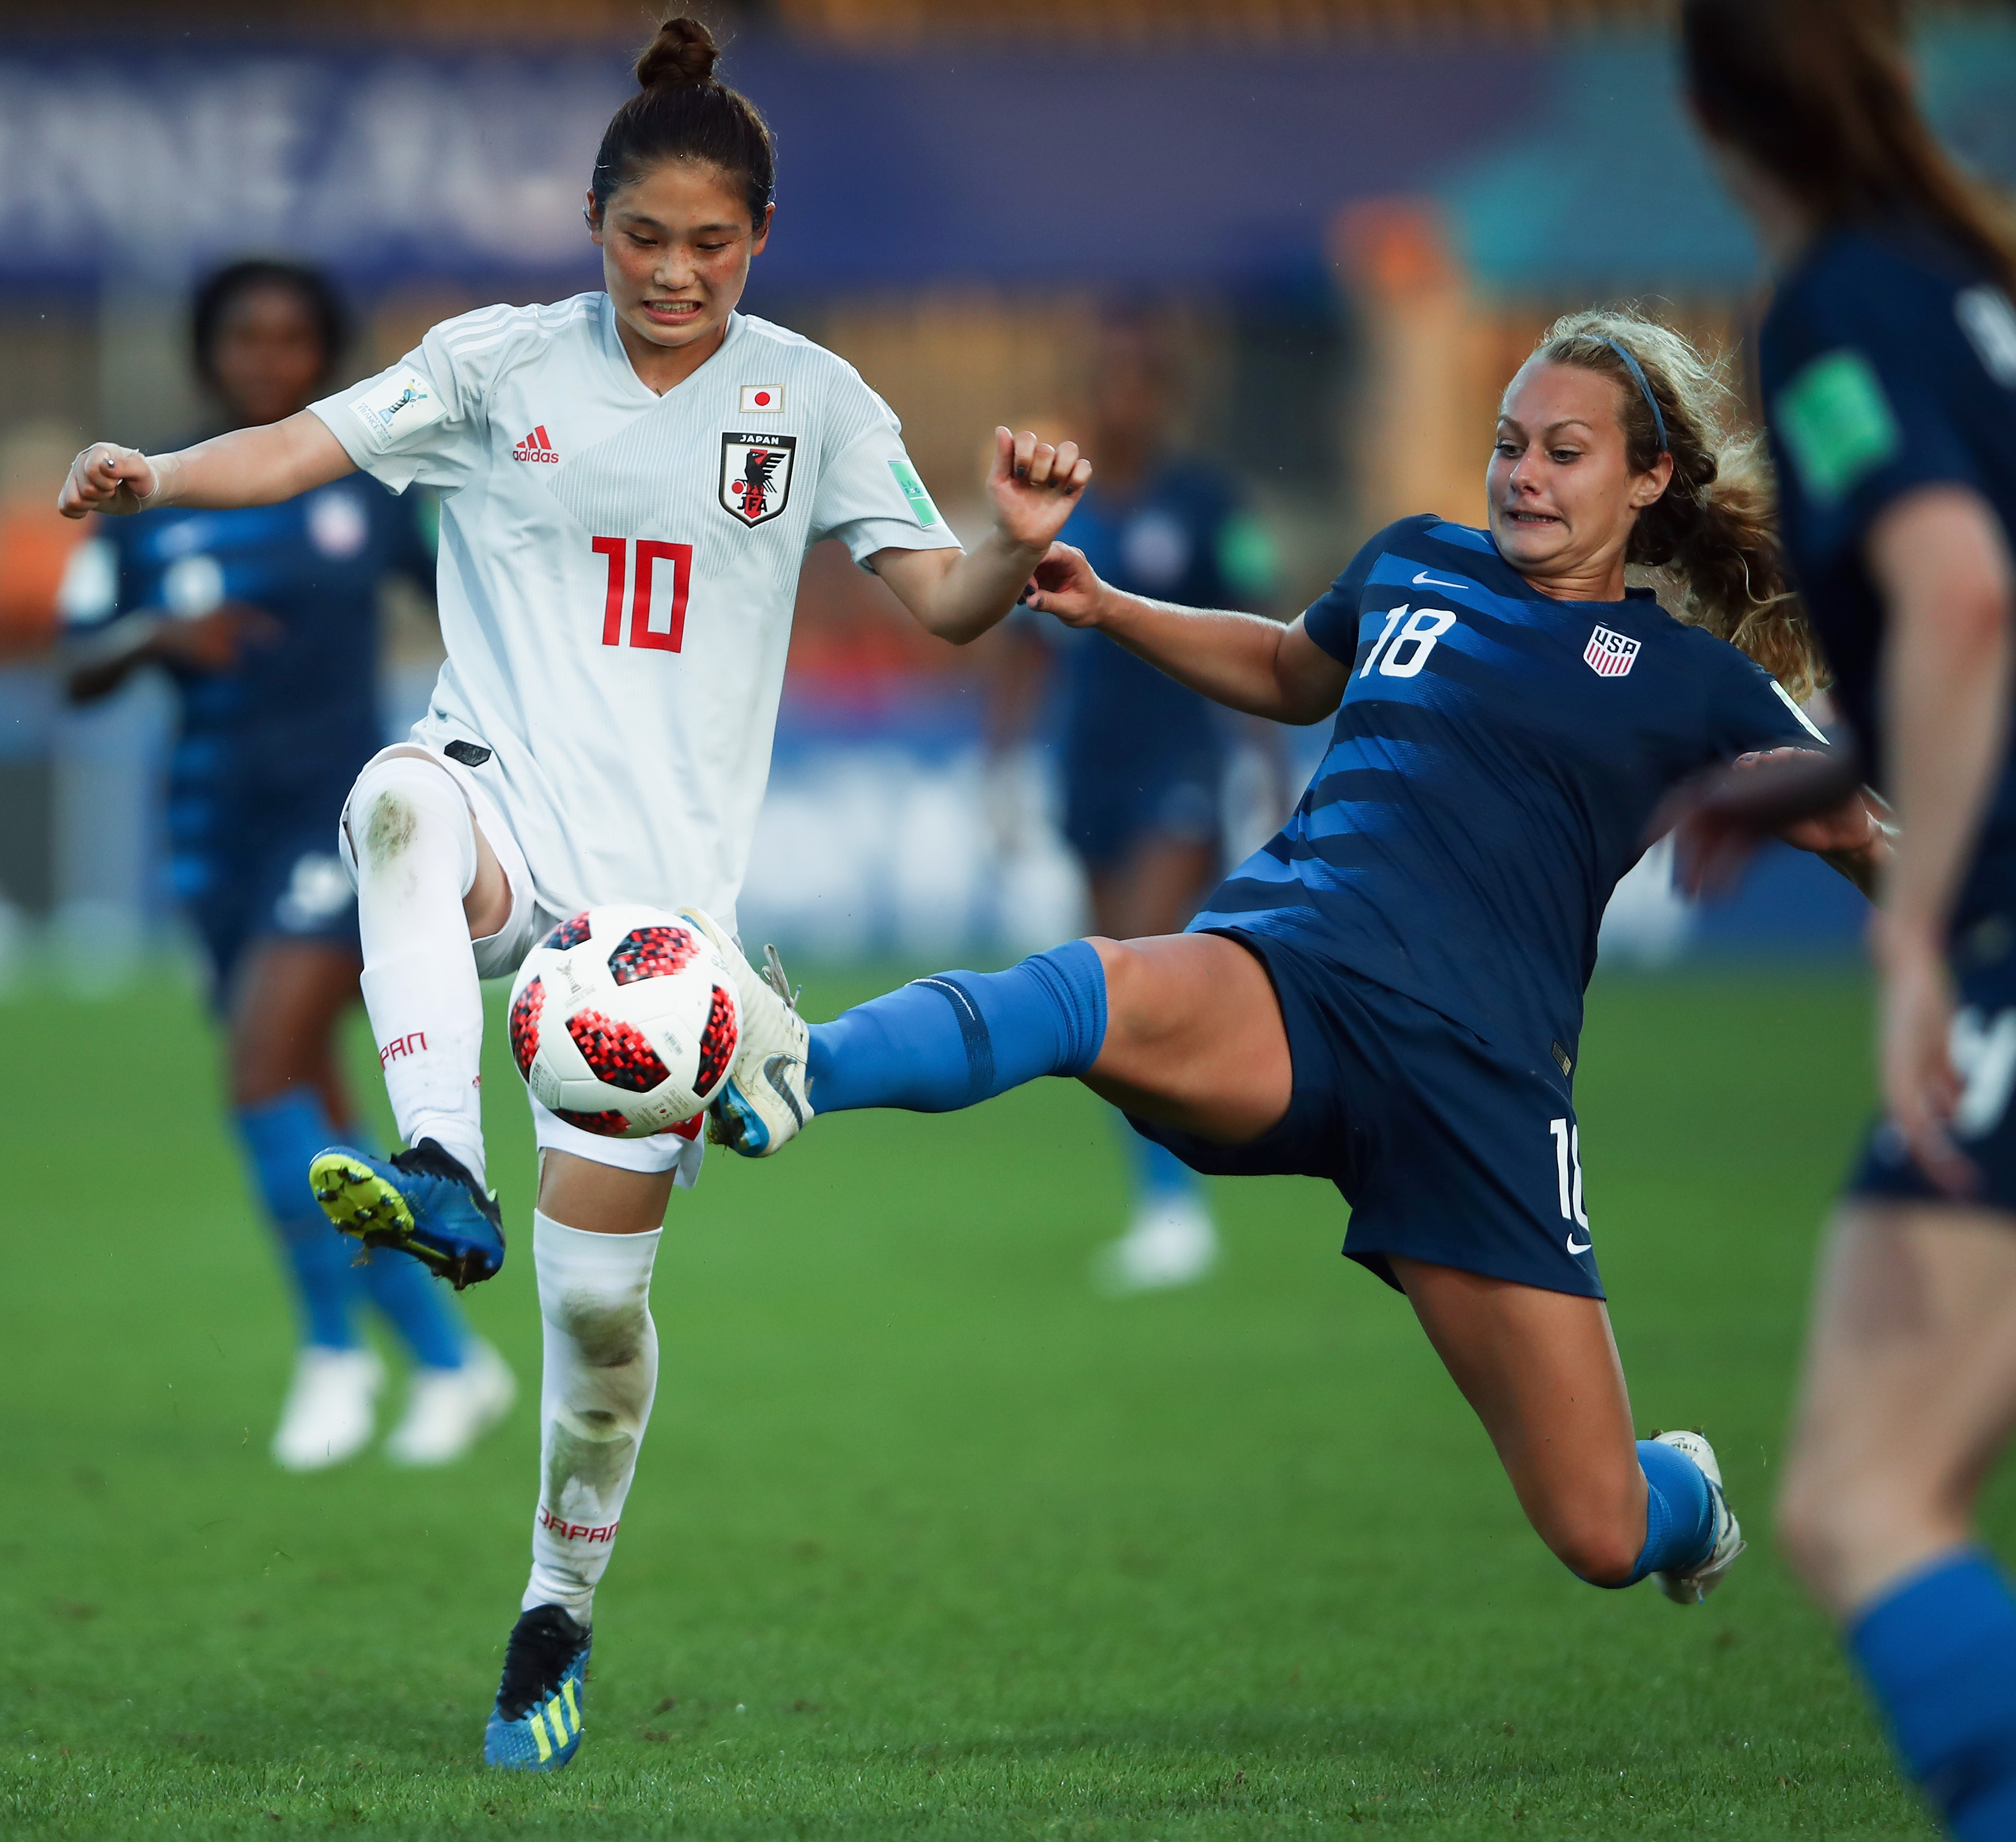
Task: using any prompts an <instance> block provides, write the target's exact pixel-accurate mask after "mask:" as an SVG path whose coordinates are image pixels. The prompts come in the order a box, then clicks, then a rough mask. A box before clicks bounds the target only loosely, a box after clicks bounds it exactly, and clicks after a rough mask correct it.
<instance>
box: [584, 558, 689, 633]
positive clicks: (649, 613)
mask: <svg viewBox="0 0 2016 1842" xmlns="http://www.w3.org/2000/svg"><path fill="white" fill-rule="evenodd" d="M632 545H633V540H632V539H631V538H596V540H595V541H594V545H593V546H592V547H593V549H594V551H595V553H596V556H599V557H600V558H602V559H603V561H604V562H605V563H607V564H608V566H609V593H608V595H607V598H606V599H604V601H603V604H602V643H603V645H604V646H621V645H622V643H623V591H624V588H625V585H626V584H627V583H628V581H629V580H630V578H631V577H632V576H633V575H634V576H635V588H632V591H631V595H630V643H631V645H632V646H642V647H643V648H644V649H646V651H648V652H654V653H676V652H677V651H679V646H680V643H681V642H682V641H683V640H684V639H685V638H686V591H687V589H688V588H689V586H690V585H692V581H693V545H690V544H661V543H660V542H659V541H657V538H636V539H635V540H634V545H635V549H636V552H637V563H636V567H635V570H634V571H633V570H632V568H631V565H630V552H631V549H632ZM668 562H669V563H671V566H672V567H671V571H670V575H671V580H670V581H669V582H668V581H667V580H666V574H665V573H664V572H663V571H661V570H658V568H657V565H658V564H660V563H668Z"/></svg>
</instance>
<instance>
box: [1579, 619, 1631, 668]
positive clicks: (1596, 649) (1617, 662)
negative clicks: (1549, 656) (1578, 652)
mask: <svg viewBox="0 0 2016 1842" xmlns="http://www.w3.org/2000/svg"><path fill="white" fill-rule="evenodd" d="M1643 644H1644V642H1643V641H1642V640H1636V639H1629V638H1628V637H1627V636H1626V635H1624V634H1622V633H1613V632H1612V631H1611V630H1610V629H1609V628H1607V627H1599V628H1597V630H1596V631H1594V632H1593V633H1592V634H1591V635H1589V644H1588V645H1587V646H1584V647H1583V648H1582V664H1585V665H1586V666H1587V667H1589V670H1590V671H1593V672H1594V673H1595V674H1596V675H1597V677H1598V678H1622V677H1623V675H1625V673H1626V672H1627V671H1629V670H1630V669H1631V667H1633V666H1634V665H1635V664H1637V663H1638V653H1639V650H1640V648H1641V647H1642V646H1643Z"/></svg>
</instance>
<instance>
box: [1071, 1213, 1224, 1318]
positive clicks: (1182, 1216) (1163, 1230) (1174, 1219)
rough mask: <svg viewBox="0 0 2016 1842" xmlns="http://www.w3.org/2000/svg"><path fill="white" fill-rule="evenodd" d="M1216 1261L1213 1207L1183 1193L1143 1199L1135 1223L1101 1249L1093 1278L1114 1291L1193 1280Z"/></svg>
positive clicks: (1142, 1289) (1158, 1288) (1157, 1288)
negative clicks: (1212, 1218) (1207, 1206)
mask: <svg viewBox="0 0 2016 1842" xmlns="http://www.w3.org/2000/svg"><path fill="white" fill-rule="evenodd" d="M1217 1264H1218V1231H1217V1229H1215V1228H1214V1227H1213V1226H1212V1225H1211V1212H1210V1211H1209V1210H1208V1209H1206V1208H1205V1207H1204V1205H1203V1204H1202V1203H1200V1202H1198V1201H1197V1200H1196V1199H1195V1198H1193V1197H1191V1196H1183V1195H1182V1194H1180V1193H1179V1194H1177V1195H1175V1196H1164V1197H1161V1198H1158V1199H1157V1200H1154V1201H1152V1202H1149V1203H1144V1204H1143V1206H1142V1207H1141V1208H1140V1209H1139V1211H1138V1212H1137V1213H1136V1215H1135V1217H1134V1222H1133V1225H1132V1227H1131V1228H1129V1229H1128V1231H1127V1232H1126V1233H1125V1234H1124V1235H1122V1236H1121V1237H1120V1239H1118V1240H1117V1241H1112V1242H1109V1243H1107V1245H1106V1246H1105V1247H1102V1248H1100V1250H1099V1252H1098V1254H1096V1256H1095V1257H1094V1259H1093V1284H1094V1285H1095V1286H1097V1287H1098V1289H1099V1290H1100V1291H1102V1292H1103V1293H1107V1295H1108V1296H1109V1297H1115V1298H1121V1297H1126V1296H1127V1295H1128V1294H1129V1293H1135V1292H1158V1291H1162V1290H1167V1289H1168V1287H1170V1286H1189V1285H1193V1284H1195V1283H1196V1282H1197V1280H1199V1279H1202V1278H1204V1275H1206V1274H1208V1272H1210V1271H1211V1268H1213V1267H1214V1266H1215V1265H1217Z"/></svg>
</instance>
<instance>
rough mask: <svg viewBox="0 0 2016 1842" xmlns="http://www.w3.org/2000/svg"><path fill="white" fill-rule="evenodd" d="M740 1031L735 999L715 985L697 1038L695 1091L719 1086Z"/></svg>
mask: <svg viewBox="0 0 2016 1842" xmlns="http://www.w3.org/2000/svg"><path fill="white" fill-rule="evenodd" d="M740 1036H741V1031H740V1028H739V1027H737V1025H736V1021H735V1000H734V999H733V998H731V997H729V995H728V994H727V993H726V992H725V991H723V990H722V988H720V986H718V985H716V986H715V988H714V998H713V1001H712V1002H711V1003H710V1004H709V1005H708V1006H707V1027H706V1028H705V1029H704V1030H703V1031H701V1032H700V1073H699V1074H697V1076H696V1077H694V1087H695V1089H696V1091H697V1092H700V1093H703V1094H711V1093H712V1092H714V1090H715V1088H716V1087H717V1086H718V1085H720V1081H721V1077H722V1076H723V1075H724V1074H726V1073H727V1072H728V1070H729V1065H730V1064H731V1063H733V1061H734V1060H735V1049H736V1043H737V1042H738V1041H739V1040H740Z"/></svg>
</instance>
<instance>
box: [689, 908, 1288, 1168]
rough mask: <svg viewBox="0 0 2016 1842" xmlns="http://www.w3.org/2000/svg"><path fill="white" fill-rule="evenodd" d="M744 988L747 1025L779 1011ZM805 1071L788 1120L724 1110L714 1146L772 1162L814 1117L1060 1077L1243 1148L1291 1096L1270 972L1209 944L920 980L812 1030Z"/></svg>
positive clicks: (970, 1102) (1126, 947) (1142, 944)
mask: <svg viewBox="0 0 2016 1842" xmlns="http://www.w3.org/2000/svg"><path fill="white" fill-rule="evenodd" d="M740 983H741V988H742V991H743V1006H744V1010H745V1014H749V1013H755V1014H757V1015H758V1016H759V1018H760V1016H761V1013H762V1010H763V1008H764V1007H765V1006H769V1008H771V1009H782V1008H783V1007H782V1004H781V1001H779V999H777V998H776V997H774V996H772V995H766V994H765V991H763V990H762V989H761V988H760V986H755V987H754V989H752V986H754V980H743V981H740ZM798 1027H799V1029H800V1031H801V1032H802V1031H804V1026H803V1025H800V1026H798ZM803 1072H804V1077H805V1080H804V1098H803V1099H802V1100H801V1101H798V1102H796V1103H795V1104H794V1116H801V1117H796V1118H795V1122H794V1120H790V1119H785V1120H780V1119H779V1117H778V1116H777V1115H776V1112H775V1111H774V1110H772V1112H771V1113H769V1114H768V1115H767V1116H766V1117H765V1121H764V1124H765V1128H766V1129H765V1132H764V1133H763V1135H761V1136H760V1137H758V1136H755V1135H751V1134H750V1133H749V1132H747V1131H746V1130H745V1128H743V1124H742V1123H741V1121H740V1119H739V1118H738V1117H736V1112H735V1110H730V1109H728V1108H725V1107H724V1105H723V1103H722V1102H720V1101H717V1102H716V1103H715V1108H714V1109H713V1123H714V1125H715V1130H716V1131H717V1134H718V1136H719V1137H720V1138H721V1139H722V1140H723V1141H724V1142H726V1143H727V1144H729V1146H732V1147H733V1149H736V1150H737V1151H739V1152H741V1153H743V1155H744V1156H747V1157H765V1156H767V1155H769V1153H770V1152H772V1151H774V1150H775V1149H777V1148H778V1146H779V1145H780V1144H782V1143H784V1142H787V1141H788V1137H789V1135H793V1134H794V1133H795V1131H796V1130H797V1124H800V1123H802V1118H803V1117H810V1116H811V1115H812V1113H844V1112H848V1111H851V1110H855V1109H857V1108H860V1107H867V1106H891V1107H897V1108H900V1109H903V1110H907V1111H910V1112H914V1113H950V1112H953V1111H956V1110H958V1109H959V1108H961V1107H965V1106H977V1105H978V1104H979V1103H981V1101H982V1100H986V1099H992V1097H993V1096H994V1095H996V1094H1002V1093H1006V1092H1007V1091H1008V1090H1009V1089H1010V1088H1013V1087H1019V1086H1021V1085H1022V1084H1023V1083H1024V1082H1025V1081H1035V1080H1037V1079H1039V1077H1042V1076H1044V1075H1067V1076H1076V1077H1078V1078H1079V1079H1081V1080H1082V1081H1084V1082H1085V1085H1087V1086H1088V1087H1089V1088H1092V1089H1093V1092H1095V1093H1097V1094H1099V1095H1101V1096H1103V1098H1104V1099H1108V1100H1111V1101H1112V1102H1113V1103H1114V1105H1115V1106H1119V1107H1121V1109H1122V1110H1124V1111H1125V1112H1128V1113H1133V1114H1136V1115H1138V1116H1139V1117H1143V1118H1146V1119H1150V1120H1154V1121H1157V1122H1159V1123H1161V1124H1168V1125H1172V1126H1177V1127H1179V1128H1182V1129H1183V1130H1184V1131H1190V1132H1193V1133H1195V1134H1196V1135H1197V1136H1199V1137H1201V1138H1204V1139H1209V1140H1211V1141H1212V1142H1215V1143H1220V1144H1226V1145H1238V1144H1244V1143H1246V1142H1248V1141H1250V1140H1251V1139H1256V1138H1258V1137H1259V1136H1260V1135H1261V1134H1262V1133H1263V1132H1265V1131H1267V1130H1268V1128H1269V1127H1271V1126H1273V1125H1274V1124H1276V1123H1277V1122H1278V1121H1280V1118H1281V1117H1282V1116H1283V1114H1284V1113H1286V1112H1287V1109H1288V1103H1289V1100H1290V1099H1291V1095H1292V1093H1293V1091H1294V1070H1293V1067H1292V1066H1291V1062H1290V1060H1289V1055H1288V1042H1287V1030H1286V1027H1285V1026H1284V1025H1283V1023H1282V1020H1281V1009H1280V1002H1278V1000H1277V999H1276V997H1275V995H1274V989H1273V985H1272V984H1270V983H1269V980H1268V977H1267V974H1266V973H1265V970H1263V969H1262V966H1261V965H1260V963H1259V962H1258V960H1256V959H1255V958H1254V956H1253V955H1251V953H1248V952H1246V951H1245V949H1244V948H1241V947H1239V946H1237V945H1235V944H1233V942H1232V941H1229V940H1226V939H1225V938H1223V937H1222V936H1219V935H1217V934H1171V935H1165V936H1162V937H1158V938H1155V939H1151V940H1140V941H1109V940H1093V941H1071V942H1069V943H1068V944H1066V945H1064V946H1061V947H1053V948H1051V949H1050V950H1049V952H1045V953H1037V954H1034V955H1031V957H1030V958H1028V959H1024V961H1023V962H1021V964H1020V965H1019V966H1010V968H1009V969H1008V970H1006V972H994V973H973V972H948V973H939V974H938V975H936V976H935V977H931V978H927V979H919V980H916V981H915V982H914V983H913V984H908V985H905V986H903V987H902V988H900V989H898V990H897V991H891V992H887V993H885V994H884V995H883V996H882V997H880V998H873V999H871V1000H870V1001H869V1002H868V1003H866V1004H862V1005H857V1006H855V1008H854V1009H851V1010H850V1011H847V1012H845V1013H843V1014H842V1015H841V1016H838V1017H836V1018H835V1019H834V1020H833V1022H831V1023H830V1024H814V1025H813V1026H812V1027H811V1030H810V1032H809V1040H808V1043H807V1046H806V1049H805V1060H804V1063H803ZM732 1085H747V1086H752V1087H753V1086H754V1085H755V1074H754V1071H752V1070H748V1069H746V1068H745V1067H744V1065H743V1062H742V1061H741V1060H738V1062H737V1063H736V1073H735V1075H734V1077H733V1083H732ZM724 1115H725V1116H724ZM780 1125H783V1126H788V1128H789V1129H788V1131H787V1132H786V1131H779V1129H778V1128H779V1126H780Z"/></svg>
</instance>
